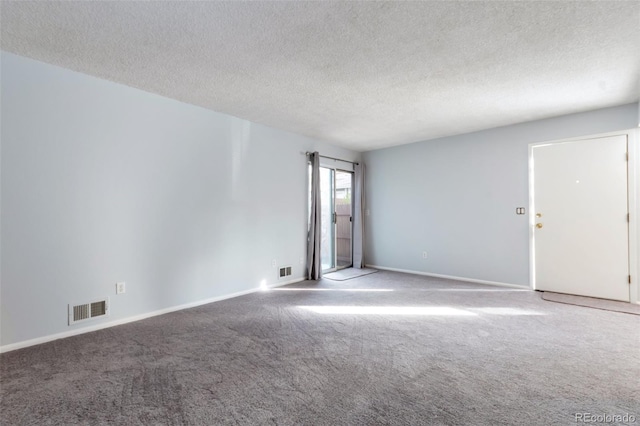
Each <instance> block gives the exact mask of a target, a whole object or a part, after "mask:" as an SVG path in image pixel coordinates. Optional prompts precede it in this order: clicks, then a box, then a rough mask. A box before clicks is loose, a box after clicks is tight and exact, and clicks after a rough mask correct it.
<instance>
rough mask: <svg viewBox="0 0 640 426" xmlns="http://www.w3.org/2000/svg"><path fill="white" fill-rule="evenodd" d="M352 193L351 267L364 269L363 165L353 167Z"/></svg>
mask: <svg viewBox="0 0 640 426" xmlns="http://www.w3.org/2000/svg"><path fill="white" fill-rule="evenodd" d="M354 180H355V186H354V191H353V201H354V202H353V267H354V268H364V267H365V266H366V264H365V259H364V213H365V212H364V210H365V206H366V204H365V202H364V201H365V200H364V164H363V163H359V164H356V165H355V169H354Z"/></svg>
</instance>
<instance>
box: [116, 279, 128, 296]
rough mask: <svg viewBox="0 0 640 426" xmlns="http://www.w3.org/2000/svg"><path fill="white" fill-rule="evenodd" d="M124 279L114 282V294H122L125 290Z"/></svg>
mask: <svg viewBox="0 0 640 426" xmlns="http://www.w3.org/2000/svg"><path fill="white" fill-rule="evenodd" d="M126 284H127V283H125V282H124V281H123V282H119V283H116V294H122V293H126V292H127V287H126Z"/></svg>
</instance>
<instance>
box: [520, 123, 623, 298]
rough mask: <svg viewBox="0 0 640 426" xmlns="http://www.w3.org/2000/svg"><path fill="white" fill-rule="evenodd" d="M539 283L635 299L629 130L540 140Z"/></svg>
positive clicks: (536, 178) (536, 152)
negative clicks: (631, 262) (572, 139)
mask: <svg viewBox="0 0 640 426" xmlns="http://www.w3.org/2000/svg"><path fill="white" fill-rule="evenodd" d="M532 160H533V168H532V171H533V188H532V190H533V194H532V195H533V197H532V201H533V205H532V210H531V213H532V214H534V215H535V217H534V219H535V222H534V224H533V226H534V228H533V247H534V249H533V255H534V258H533V269H534V270H533V280H534V287H535V288H536V289H537V290H545V291H553V292H558V293H567V294H575V295H581V296H591V297H599V298H603V299H613V300H623V301H627V302H628V301H629V283H628V277H629V241H628V235H629V234H628V226H629V224H628V215H627V213H628V202H627V137H626V135H622V136H612V137H602V138H595V139H585V140H580V141H575V142H566V143H552V144H546V145H537V146H533V147H532Z"/></svg>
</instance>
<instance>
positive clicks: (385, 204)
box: [364, 104, 638, 286]
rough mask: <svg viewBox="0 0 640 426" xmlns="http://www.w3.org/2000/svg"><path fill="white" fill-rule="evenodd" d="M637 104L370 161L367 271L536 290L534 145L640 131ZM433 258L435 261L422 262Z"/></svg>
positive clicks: (424, 145)
mask: <svg viewBox="0 0 640 426" xmlns="http://www.w3.org/2000/svg"><path fill="white" fill-rule="evenodd" d="M637 109H638V105H637V104H630V105H625V106H620V107H614V108H607V109H602V110H598V111H592V112H586V113H581V114H573V115H567V116H563V117H557V118H552V119H547V120H540V121H534V122H528V123H523V124H518V125H513V126H508V127H501V128H496V129H491V130H486V131H481V132H476V133H470V134H464V135H460V136H453V137H447V138H440V139H434V140H430V141H424V142H418V143H414V144H410V145H404V146H400V147H394V148H388V149H381V150H377V151H371V152H367V153H365V154H364V162H365V163H366V165H367V183H366V197H367V209H369V211H370V216H369V217H367V224H366V227H367V233H368V234H367V247H366V261H367V264H369V265H377V266H383V267H387V268H395V269H403V270H410V271H417V272H422V273H430V274H440V275H448V276H455V277H462V278H470V279H475V280H481V281H492V282H501V283H507V284H516V285H523V286H528V285H529V245H528V244H529V233H528V213H529V212H528V211H527V215H523V216H518V215H516V214H515V209H516V207H528V204H529V203H528V186H527V185H528V163H527V159H528V157H527V156H528V144H529V143H532V142H542V141H549V140H554V139H562V138H569V137H576V136H582V135H591V134H597V133H604V132H608V131H616V130H624V129H630V128H635V127H636V126H637V118H638V112H637ZM423 251H426V252H427V256H428V257H427V259H423V258H422V252H423Z"/></svg>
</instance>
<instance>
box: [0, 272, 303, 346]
mask: <svg viewBox="0 0 640 426" xmlns="http://www.w3.org/2000/svg"><path fill="white" fill-rule="evenodd" d="M304 280H305V278H304V277H303V278H296V279H293V280H289V281H283V282H278V283H276V284H269V285H268V286H267V288H275V287H280V286H283V285H288V284H295V283H299V282H301V281H304ZM264 290H265V288H263V287H256V288H251V289H249V290H244V291H239V292H237V293H231V294H225V295H222V296H216V297H211V298H208V299H203V300H198V301H196V302H190V303H185V304H182V305H177V306H171V307H169V308H164V309H159V310H157V311H152V312H147V313H144V314H140V315H134V316H132V317H127V318H122V319H119V320H115V321H109V322H104V323H101V324H96V325H92V326H88V327H83V328H76V329H74V330H69V331H65V332H63V333H56V334H50V335H48V336H42V337H37V338H35V339H29V340H23V341H21V342H16V343H11V344H8V345H4V346H0V353H4V352H10V351H14V350H16V349H22V348H26V347H29V346H34V345H39V344H42V343H47V342H51V341H53V340H58V339H64V338H65V337H71V336H77V335H79V334H84V333H90V332H92V331H97V330H102V329H104V328H109V327H115V326H116V325H122V324H127V323H130V322H135V321H140V320H143V319H147V318H151V317H156V316H158V315H163V314H168V313H170V312H175V311H180V310H182V309H189V308H195V307H196V306H201V305H206V304H208V303H213V302H219V301H221V300H226V299H232V298H234V297H238V296H244V295H246V294H251V293H256V292H258V291H264Z"/></svg>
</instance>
